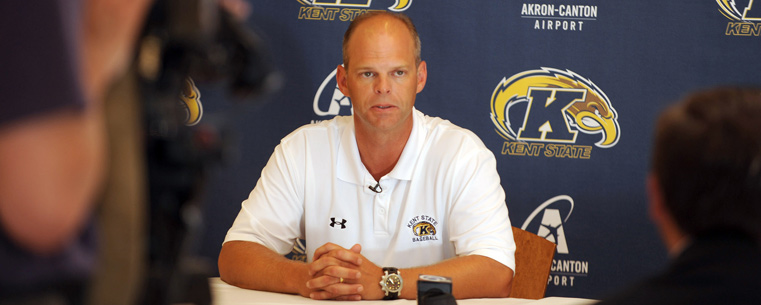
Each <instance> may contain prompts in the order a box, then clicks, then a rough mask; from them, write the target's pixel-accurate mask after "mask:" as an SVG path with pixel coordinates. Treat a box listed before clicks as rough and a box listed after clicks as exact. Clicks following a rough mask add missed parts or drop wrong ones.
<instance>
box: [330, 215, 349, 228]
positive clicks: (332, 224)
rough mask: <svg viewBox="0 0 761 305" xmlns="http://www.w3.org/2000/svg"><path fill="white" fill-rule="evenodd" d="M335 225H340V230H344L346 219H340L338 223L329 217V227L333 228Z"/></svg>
mask: <svg viewBox="0 0 761 305" xmlns="http://www.w3.org/2000/svg"><path fill="white" fill-rule="evenodd" d="M336 225H341V229H346V219H341V222H338V221H336V218H335V217H330V226H331V227H334V228H335V227H336Z"/></svg>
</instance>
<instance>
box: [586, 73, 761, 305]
mask: <svg viewBox="0 0 761 305" xmlns="http://www.w3.org/2000/svg"><path fill="white" fill-rule="evenodd" d="M759 118H761V90H759V89H742V88H717V89H713V90H708V91H702V92H697V93H695V94H693V95H690V96H688V97H687V98H686V99H684V100H683V101H682V102H681V103H679V104H677V105H674V106H672V107H671V108H668V109H667V110H666V111H665V112H663V114H661V116H660V118H659V119H658V122H657V125H656V131H655V143H654V148H653V156H652V169H651V173H650V175H649V177H648V180H647V190H648V195H649V200H650V206H649V210H650V215H651V218H652V220H653V222H654V223H655V225H656V226H657V228H658V230H659V231H660V234H661V237H662V239H663V241H664V243H665V245H666V247H667V248H668V251H669V255H670V256H671V263H670V266H669V267H668V269H666V270H665V271H664V272H663V273H662V274H661V275H658V276H655V277H653V278H650V279H648V280H646V281H644V282H641V283H639V284H637V285H636V286H633V287H631V288H629V289H628V290H626V291H624V292H622V293H620V294H617V295H615V296H612V297H610V298H607V299H604V301H603V302H601V303H600V304H670V305H673V304H691V305H696V304H759V302H761V280H759V274H761V246H759V245H760V243H759V241H761V119H759Z"/></svg>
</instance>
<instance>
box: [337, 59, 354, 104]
mask: <svg viewBox="0 0 761 305" xmlns="http://www.w3.org/2000/svg"><path fill="white" fill-rule="evenodd" d="M347 73H348V72H347V71H346V68H344V65H338V67H336V83H337V84H338V90H341V93H343V95H345V96H347V97H349V98H351V96H349V86H348V85H347V81H346V77H347Z"/></svg>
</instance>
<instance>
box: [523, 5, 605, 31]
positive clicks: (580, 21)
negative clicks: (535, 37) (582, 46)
mask: <svg viewBox="0 0 761 305" xmlns="http://www.w3.org/2000/svg"><path fill="white" fill-rule="evenodd" d="M521 18H522V19H525V20H528V21H530V22H531V25H532V28H533V29H534V30H540V31H569V32H576V31H578V32H581V31H583V30H584V28H585V27H586V26H587V25H588V24H589V23H590V22H594V21H597V5H580V4H543V3H523V5H522V6H521Z"/></svg>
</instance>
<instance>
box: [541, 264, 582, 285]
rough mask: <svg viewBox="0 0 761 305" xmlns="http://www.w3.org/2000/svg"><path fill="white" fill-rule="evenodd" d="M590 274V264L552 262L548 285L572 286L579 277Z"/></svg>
mask: <svg viewBox="0 0 761 305" xmlns="http://www.w3.org/2000/svg"><path fill="white" fill-rule="evenodd" d="M588 274H589V262H586V261H576V260H554V259H553V260H552V267H550V276H549V277H548V278H547V285H554V286H571V287H573V280H574V279H576V277H577V276H587V275H588Z"/></svg>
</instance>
